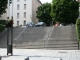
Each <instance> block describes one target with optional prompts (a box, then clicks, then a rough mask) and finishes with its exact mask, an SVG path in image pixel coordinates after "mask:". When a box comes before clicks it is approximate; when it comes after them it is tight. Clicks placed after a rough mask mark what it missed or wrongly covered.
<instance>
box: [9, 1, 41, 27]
mask: <svg viewBox="0 0 80 60" xmlns="http://www.w3.org/2000/svg"><path fill="white" fill-rule="evenodd" d="M40 5H42V4H41V2H40V1H39V0H14V1H13V20H14V26H19V25H26V24H27V23H28V22H33V23H37V22H38V19H37V18H36V10H37V7H38V6H40ZM11 14H12V4H10V14H9V17H10V19H11Z"/></svg>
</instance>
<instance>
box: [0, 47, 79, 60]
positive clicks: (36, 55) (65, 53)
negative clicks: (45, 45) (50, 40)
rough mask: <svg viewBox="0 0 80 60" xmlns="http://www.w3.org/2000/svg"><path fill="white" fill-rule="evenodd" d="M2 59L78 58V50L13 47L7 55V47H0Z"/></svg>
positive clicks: (74, 59) (55, 59) (77, 59)
mask: <svg viewBox="0 0 80 60" xmlns="http://www.w3.org/2000/svg"><path fill="white" fill-rule="evenodd" d="M0 56H2V60H25V58H27V57H29V60H59V59H60V58H61V59H62V60H80V51H79V50H45V49H14V50H13V56H7V49H6V48H0Z"/></svg>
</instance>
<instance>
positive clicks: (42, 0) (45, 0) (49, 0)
mask: <svg viewBox="0 0 80 60" xmlns="http://www.w3.org/2000/svg"><path fill="white" fill-rule="evenodd" d="M40 1H41V3H46V2H49V3H51V2H52V0H40Z"/></svg>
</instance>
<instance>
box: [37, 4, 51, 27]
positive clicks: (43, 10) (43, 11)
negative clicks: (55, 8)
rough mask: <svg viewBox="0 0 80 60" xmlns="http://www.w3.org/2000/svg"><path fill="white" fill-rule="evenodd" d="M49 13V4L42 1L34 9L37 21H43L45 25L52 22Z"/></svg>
mask: <svg viewBox="0 0 80 60" xmlns="http://www.w3.org/2000/svg"><path fill="white" fill-rule="evenodd" d="M50 13H51V4H50V3H44V4H42V5H41V6H39V7H38V8H37V11H36V14H37V16H36V17H37V18H38V19H39V21H41V22H45V23H46V25H47V26H49V25H50V24H51V22H52V18H51V16H50Z"/></svg>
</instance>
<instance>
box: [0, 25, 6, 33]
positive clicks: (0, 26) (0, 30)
mask: <svg viewBox="0 0 80 60" xmlns="http://www.w3.org/2000/svg"><path fill="white" fill-rule="evenodd" d="M4 29H5V26H3V25H1V24H0V32H2V31H3V30H4Z"/></svg>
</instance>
